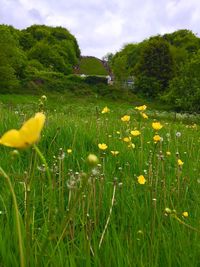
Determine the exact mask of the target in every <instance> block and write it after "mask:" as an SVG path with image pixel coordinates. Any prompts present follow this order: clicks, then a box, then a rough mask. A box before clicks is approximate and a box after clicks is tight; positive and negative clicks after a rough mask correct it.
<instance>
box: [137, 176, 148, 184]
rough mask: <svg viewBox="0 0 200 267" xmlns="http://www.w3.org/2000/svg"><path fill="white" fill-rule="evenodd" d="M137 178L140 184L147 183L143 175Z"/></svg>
mask: <svg viewBox="0 0 200 267" xmlns="http://www.w3.org/2000/svg"><path fill="white" fill-rule="evenodd" d="M137 179H138V183H139V184H145V183H146V179H145V178H144V176H143V175H140V176H138V178H137Z"/></svg>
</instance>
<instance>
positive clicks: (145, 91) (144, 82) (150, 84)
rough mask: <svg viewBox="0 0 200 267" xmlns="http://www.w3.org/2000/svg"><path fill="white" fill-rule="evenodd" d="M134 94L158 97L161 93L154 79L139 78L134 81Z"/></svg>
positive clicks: (158, 84)
mask: <svg viewBox="0 0 200 267" xmlns="http://www.w3.org/2000/svg"><path fill="white" fill-rule="evenodd" d="M134 81H135V82H134V92H135V93H139V94H141V95H143V96H147V97H150V98H151V97H158V96H159V93H160V91H161V84H160V82H159V81H158V80H157V79H156V78H154V77H147V76H139V77H137V78H135V80H134Z"/></svg>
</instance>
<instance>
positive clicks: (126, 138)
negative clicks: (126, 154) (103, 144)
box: [123, 137, 131, 143]
mask: <svg viewBox="0 0 200 267" xmlns="http://www.w3.org/2000/svg"><path fill="white" fill-rule="evenodd" d="M123 141H124V142H125V143H128V142H131V137H124V138H123Z"/></svg>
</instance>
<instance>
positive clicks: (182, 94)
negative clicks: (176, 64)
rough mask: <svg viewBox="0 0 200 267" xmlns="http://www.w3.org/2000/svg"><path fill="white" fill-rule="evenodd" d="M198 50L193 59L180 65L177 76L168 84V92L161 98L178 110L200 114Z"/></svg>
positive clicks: (199, 58) (199, 54)
mask: <svg viewBox="0 0 200 267" xmlns="http://www.w3.org/2000/svg"><path fill="white" fill-rule="evenodd" d="M199 73H200V50H199V51H198V53H197V54H196V55H194V57H192V58H191V59H190V60H188V61H187V62H186V63H184V64H182V66H181V68H180V70H179V74H178V76H176V77H174V78H173V80H172V81H171V82H170V84H169V90H168V91H167V92H166V94H165V95H164V96H163V97H162V99H163V100H165V101H167V102H168V103H170V104H173V105H174V106H175V107H176V108H177V109H178V110H186V111H196V112H200V75H199Z"/></svg>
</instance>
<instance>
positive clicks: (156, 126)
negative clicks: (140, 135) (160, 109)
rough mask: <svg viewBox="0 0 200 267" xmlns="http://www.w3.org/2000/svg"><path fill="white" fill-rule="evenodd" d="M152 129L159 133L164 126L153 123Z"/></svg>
mask: <svg viewBox="0 0 200 267" xmlns="http://www.w3.org/2000/svg"><path fill="white" fill-rule="evenodd" d="M152 127H153V129H154V130H156V131H158V130H160V129H162V127H163V126H162V125H161V124H160V122H153V123H152Z"/></svg>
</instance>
